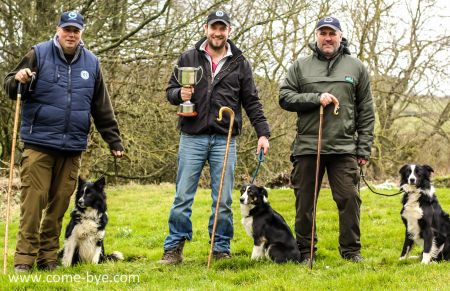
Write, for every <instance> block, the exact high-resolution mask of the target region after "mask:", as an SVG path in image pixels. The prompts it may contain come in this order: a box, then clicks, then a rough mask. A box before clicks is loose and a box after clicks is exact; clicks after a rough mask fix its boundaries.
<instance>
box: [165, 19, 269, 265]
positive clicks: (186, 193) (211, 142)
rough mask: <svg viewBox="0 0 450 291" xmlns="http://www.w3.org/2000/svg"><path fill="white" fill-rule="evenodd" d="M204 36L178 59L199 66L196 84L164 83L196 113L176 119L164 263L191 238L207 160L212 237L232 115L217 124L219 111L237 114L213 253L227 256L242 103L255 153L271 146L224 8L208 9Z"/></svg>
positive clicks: (178, 256) (172, 98)
mask: <svg viewBox="0 0 450 291" xmlns="http://www.w3.org/2000/svg"><path fill="white" fill-rule="evenodd" d="M204 30H205V34H206V37H205V38H203V39H201V40H200V41H199V42H198V43H197V44H196V45H195V48H193V49H191V50H188V51H186V52H184V53H183V54H182V55H181V57H180V59H179V60H178V66H180V67H201V68H202V69H203V72H204V75H203V77H202V78H201V80H200V81H199V83H198V84H197V85H196V86H195V91H194V90H193V89H191V88H182V87H181V86H180V85H179V84H178V83H177V81H176V79H175V78H174V77H173V76H172V78H171V79H170V81H169V85H168V87H167V99H168V100H169V102H170V103H171V104H173V105H179V104H180V103H182V102H183V101H187V100H191V101H192V102H193V103H194V104H195V105H196V110H197V112H198V115H197V116H195V117H180V119H179V127H180V130H181V137H180V144H179V152H178V173H177V182H176V183H177V185H176V193H175V200H174V203H173V205H172V209H171V211H170V216H169V231H170V234H169V236H168V237H167V238H166V239H165V241H164V255H163V257H162V259H161V261H160V263H162V264H176V263H180V262H181V261H182V259H183V258H182V251H183V247H184V242H185V240H191V239H192V224H191V220H190V216H191V212H192V211H191V206H192V203H193V201H194V196H195V193H196V191H197V185H198V181H199V178H200V174H201V171H202V169H203V167H204V165H205V163H206V161H208V163H209V166H210V176H211V190H212V193H211V197H212V198H213V202H212V206H211V216H210V219H209V225H208V230H209V234H210V235H211V232H212V225H213V220H214V212H215V207H216V201H217V196H218V190H219V184H220V176H221V171H222V165H223V158H224V155H225V148H226V141H227V134H228V128H229V125H230V119H229V116H228V115H225V116H224V118H223V121H222V122H218V121H217V120H216V119H217V117H218V113H219V109H220V108H221V107H222V106H227V107H230V108H231V109H232V110H233V111H234V112H235V114H236V117H235V122H234V126H233V132H232V135H233V137H232V140H231V143H230V148H229V157H228V163H227V167H226V175H225V178H224V183H223V193H222V195H223V196H222V201H221V204H220V210H219V214H218V223H217V230H216V236H215V242H214V257H215V258H219V259H220V258H229V257H230V240H231V239H232V238H233V216H232V211H231V202H232V197H231V192H232V189H233V183H234V177H233V175H234V167H235V163H236V136H237V135H238V134H239V133H240V131H241V128H242V112H241V107H243V108H244V109H245V111H246V113H247V115H248V117H249V119H250V122H251V124H252V125H253V127H254V128H255V131H256V134H257V135H258V145H257V152H258V153H259V151H260V150H264V153H266V154H267V151H268V149H269V141H268V138H269V135H270V132H269V126H268V124H267V121H266V118H265V117H264V113H263V109H262V105H261V103H260V100H259V97H258V93H257V90H256V87H255V83H254V81H253V77H252V70H251V67H250V64H249V63H248V61H247V60H246V59H245V58H244V56H243V55H242V52H241V51H240V50H239V49H238V48H237V47H236V46H235V45H234V44H233V43H232V42H231V41H230V40H229V39H228V36H229V34H230V31H231V26H230V18H229V16H228V15H227V14H226V13H224V12H223V11H216V12H213V13H211V14H210V15H209V16H208V18H207V21H206V23H205V24H204Z"/></svg>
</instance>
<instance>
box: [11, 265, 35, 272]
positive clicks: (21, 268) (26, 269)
mask: <svg viewBox="0 0 450 291" xmlns="http://www.w3.org/2000/svg"><path fill="white" fill-rule="evenodd" d="M14 272H16V273H28V272H31V266H30V265H27V264H17V265H14Z"/></svg>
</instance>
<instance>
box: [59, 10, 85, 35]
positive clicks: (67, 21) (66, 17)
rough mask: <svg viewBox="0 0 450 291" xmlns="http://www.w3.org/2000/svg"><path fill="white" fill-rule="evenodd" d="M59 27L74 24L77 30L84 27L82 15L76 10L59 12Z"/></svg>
mask: <svg viewBox="0 0 450 291" xmlns="http://www.w3.org/2000/svg"><path fill="white" fill-rule="evenodd" d="M58 26H59V27H67V26H75V27H76V28H78V29H79V30H83V28H84V17H83V15H81V14H80V13H78V12H77V11H66V12H64V13H63V14H61V19H60V20H59V25H58Z"/></svg>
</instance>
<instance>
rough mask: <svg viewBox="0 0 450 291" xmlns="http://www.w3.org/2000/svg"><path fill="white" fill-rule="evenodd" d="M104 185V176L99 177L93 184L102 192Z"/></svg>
mask: <svg viewBox="0 0 450 291" xmlns="http://www.w3.org/2000/svg"><path fill="white" fill-rule="evenodd" d="M105 184H106V180H105V177H104V176H102V177H100V178H99V179H98V180H97V181H95V182H94V185H95V186H96V187H97V188H99V189H101V190H103V188H105Z"/></svg>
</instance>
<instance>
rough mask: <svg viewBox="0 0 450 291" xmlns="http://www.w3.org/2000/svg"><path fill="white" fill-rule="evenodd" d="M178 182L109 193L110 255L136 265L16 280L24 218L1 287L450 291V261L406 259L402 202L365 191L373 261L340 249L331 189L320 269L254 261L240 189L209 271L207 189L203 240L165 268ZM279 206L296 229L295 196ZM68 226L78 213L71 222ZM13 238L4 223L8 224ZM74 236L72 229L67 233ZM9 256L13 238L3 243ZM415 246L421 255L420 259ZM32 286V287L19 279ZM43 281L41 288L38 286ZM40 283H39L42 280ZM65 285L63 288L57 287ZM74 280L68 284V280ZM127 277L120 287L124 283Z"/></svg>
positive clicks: (366, 249)
mask: <svg viewBox="0 0 450 291" xmlns="http://www.w3.org/2000/svg"><path fill="white" fill-rule="evenodd" d="M173 193H174V186H173V185H159V186H155V185H148V186H141V185H127V186H117V187H110V188H108V189H107V194H108V203H109V210H108V213H109V217H110V223H109V224H108V227H107V236H106V240H105V248H106V252H112V251H114V250H120V251H122V252H123V253H124V254H125V256H126V261H124V262H120V263H107V264H102V265H98V266H92V265H81V266H76V267H73V268H60V269H58V270H56V271H54V272H40V271H34V272H33V273H32V274H31V276H23V277H22V278H19V277H13V275H14V271H13V267H12V263H13V262H12V261H13V260H12V259H13V253H14V246H15V235H16V232H17V227H18V213H17V212H15V213H14V214H13V221H12V224H11V226H10V234H11V235H10V240H9V257H8V259H9V260H8V261H9V265H8V274H9V275H6V276H4V275H2V276H1V277H0V286H1V287H0V289H2V290H12V289H33V290H47V289H60V290H93V289H97V290H125V289H130V290H131V289H132V290H175V289H177V290H178V289H182V290H418V289H426V290H450V286H449V282H450V263H448V262H446V263H432V264H430V265H427V266H424V265H421V264H420V261H419V260H418V259H408V260H406V261H399V260H398V257H399V255H400V251H401V247H402V243H403V237H404V227H403V224H402V222H401V219H400V215H399V212H400V209H401V204H400V196H396V197H382V196H376V195H373V194H372V193H370V192H368V191H367V190H363V191H362V193H361V196H362V200H363V205H362V209H361V212H362V217H361V230H362V244H363V249H362V255H363V256H364V257H365V258H366V260H365V261H364V262H363V263H360V264H355V263H351V262H347V261H344V260H343V259H341V258H340V256H339V253H338V249H337V248H338V223H337V221H338V218H337V210H336V206H335V204H334V201H333V200H332V198H331V193H330V191H329V190H327V189H325V190H322V191H321V193H320V198H319V204H318V214H317V225H318V226H317V227H318V235H319V243H318V253H317V260H316V264H315V265H314V269H313V270H312V271H311V270H309V268H308V267H307V266H304V265H296V264H293V263H289V264H285V265H276V264H274V263H271V262H268V261H261V262H254V261H251V260H250V255H251V251H252V240H251V239H250V237H248V236H247V235H246V233H245V231H244V229H243V227H242V225H241V223H240V220H241V215H240V212H239V203H238V202H239V200H238V197H239V192H238V191H235V192H234V193H233V197H234V204H233V209H234V221H235V237H234V239H233V241H232V255H233V258H232V259H231V260H226V261H217V262H213V265H212V268H211V270H209V271H208V270H207V269H206V263H207V257H208V252H209V245H208V239H209V238H208V234H207V222H208V217H209V213H210V206H211V198H210V194H209V193H210V192H209V190H207V189H203V190H200V191H199V192H198V193H197V196H196V200H195V203H194V207H193V215H192V220H193V227H194V235H193V240H192V241H191V242H189V243H187V244H186V246H185V251H184V257H185V260H184V262H183V263H182V264H181V265H178V266H160V265H158V263H157V261H158V260H159V259H160V257H161V255H162V245H163V241H164V238H165V236H166V235H167V232H168V227H167V217H168V213H169V209H170V206H171V203H172V200H173ZM449 194H450V190H449V189H438V190H437V195H438V197H439V199H440V201H441V204H442V205H443V207H444V209H446V210H447V212H448V211H450V195H449ZM269 200H270V201H271V204H272V206H273V207H274V208H275V209H276V210H277V211H278V212H280V213H281V214H282V215H283V216H284V217H285V219H286V221H287V222H288V223H289V225H290V226H291V227H293V225H294V195H293V191H292V190H290V189H287V190H270V191H269ZM67 222H68V213H67V215H66V217H65V220H64V226H65V225H66V224H67ZM0 227H1V229H0V235H1V237H2V238H3V236H4V224H3V223H1V225H0ZM63 231H64V230H63ZM1 248H2V250H3V239H2V241H1ZM419 253H420V252H419V249H418V248H415V249H414V251H413V254H412V255H418V254H419ZM14 280H17V281H20V280H22V281H25V280H28V282H20V283H18V282H13V281H14ZM32 280H35V281H36V282H32ZM37 281H39V282H37ZM55 281H56V282H55ZM61 281H64V282H61ZM116 281H120V282H116Z"/></svg>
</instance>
